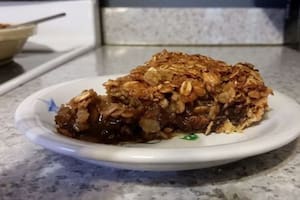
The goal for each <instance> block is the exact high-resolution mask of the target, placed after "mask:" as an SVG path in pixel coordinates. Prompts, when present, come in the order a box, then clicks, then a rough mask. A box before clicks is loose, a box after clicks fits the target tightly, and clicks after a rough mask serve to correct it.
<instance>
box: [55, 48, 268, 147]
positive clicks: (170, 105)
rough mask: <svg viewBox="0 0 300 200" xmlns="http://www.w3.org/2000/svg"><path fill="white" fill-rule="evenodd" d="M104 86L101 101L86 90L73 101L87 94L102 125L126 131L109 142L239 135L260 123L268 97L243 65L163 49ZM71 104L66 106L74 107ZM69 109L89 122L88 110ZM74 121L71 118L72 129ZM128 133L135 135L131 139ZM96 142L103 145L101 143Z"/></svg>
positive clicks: (250, 67)
mask: <svg viewBox="0 0 300 200" xmlns="http://www.w3.org/2000/svg"><path fill="white" fill-rule="evenodd" d="M104 86H105V88H106V91H107V96H98V97H96V96H95V94H94V93H93V91H91V90H90V91H88V92H85V93H83V94H81V95H79V97H75V98H74V99H76V98H81V97H82V96H85V95H87V94H89V93H91V94H90V95H91V96H94V97H93V98H96V99H98V100H97V101H98V103H96V104H97V105H98V106H97V108H98V109H97V110H98V111H97V113H98V114H96V115H97V116H98V117H101V118H102V119H103V120H104V121H105V123H110V122H111V121H115V120H119V121H120V123H119V124H118V127H119V128H120V129H122V128H123V129H124V130H126V131H124V132H126V134H127V135H126V137H125V136H124V135H125V133H124V134H123V133H118V134H119V135H118V136H114V140H112V141H113V142H115V140H117V141H116V142H119V141H124V140H138V141H140V140H142V141H144V140H151V139H164V138H169V137H171V136H172V133H173V132H176V131H183V132H190V131H200V132H203V133H205V134H209V133H211V132H233V131H241V130H242V129H244V128H246V127H248V126H250V125H251V124H252V123H254V122H257V121H260V120H261V119H262V117H263V114H264V113H265V112H266V110H267V107H268V105H267V97H268V95H269V94H271V93H272V90H271V89H270V88H268V87H266V86H265V85H264V82H263V80H262V78H261V76H260V74H259V73H258V70H256V69H254V66H253V65H251V64H249V63H237V64H235V65H233V66H231V65H228V64H226V63H224V62H223V61H218V60H214V59H212V58H209V57H206V56H202V55H188V54H184V53H180V52H168V51H166V50H164V51H162V52H160V53H158V54H155V55H154V56H153V57H152V59H151V60H149V61H148V62H146V63H145V64H144V65H141V66H138V67H136V68H134V69H133V70H132V71H131V72H130V73H129V74H128V75H126V76H123V77H120V78H117V79H116V80H109V81H107V82H106V83H105V84H104ZM74 99H73V100H71V102H70V103H69V104H68V105H70V104H74V102H75V100H74ZM75 105H76V103H75ZM99 105H101V106H99ZM65 107H66V106H65ZM65 107H62V109H61V110H63V109H65ZM72 107H73V111H74V112H75V113H76V116H80V117H83V118H84V120H85V121H88V123H87V124H91V123H94V122H92V121H91V120H90V121H89V119H88V117H87V114H88V113H89V112H90V111H82V110H81V111H80V112H79V110H80V109H77V108H76V109H75V110H74V105H73V106H72ZM75 107H76V106H75ZM90 107H95V106H90ZM62 113H63V112H62ZM62 113H58V117H59V116H61V115H62ZM77 118H78V117H77ZM77 118H76V117H75V119H73V121H74V120H75V124H78V122H77V121H78V120H77ZM95 118H97V117H95ZM69 121H70V120H69ZM79 121H80V120H79ZM64 123H67V122H64ZM73 123H74V122H73ZM57 124H58V131H59V132H61V133H62V134H64V133H63V132H66V128H64V129H63V130H62V126H61V124H62V123H58V122H57ZM79 124H80V123H79ZM133 124H135V125H133ZM81 126H83V129H81V128H79V130H78V131H77V130H76V131H77V133H79V132H84V131H85V130H89V128H87V126H84V125H81ZM101 126H102V129H103V124H102V125H101ZM105 127H106V128H107V126H105ZM124 127H125V128H124ZM77 128H78V127H77ZM98 128H99V127H98ZM100 128H101V127H100ZM72 131H73V132H74V130H72ZM72 131H70V129H68V131H67V132H72ZM76 131H75V132H76ZM133 131H138V132H140V133H139V134H137V135H136V134H134V133H133ZM88 132H93V131H88ZM94 132H95V131H94ZM112 132H113V131H112ZM112 134H114V135H116V134H115V133H112ZM128 135H130V137H128ZM123 136H124V137H123ZM100 138H101V137H100ZM116 138H117V139H116ZM136 138H138V139H136ZM123 139H124V140H123ZM99 142H105V143H106V142H107V141H106V140H105V141H103V138H102V139H100V141H99Z"/></svg>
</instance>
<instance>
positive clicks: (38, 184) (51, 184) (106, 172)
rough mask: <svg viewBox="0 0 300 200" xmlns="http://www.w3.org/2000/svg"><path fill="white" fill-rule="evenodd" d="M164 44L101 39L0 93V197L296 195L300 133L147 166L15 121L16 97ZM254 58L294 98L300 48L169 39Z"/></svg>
mask: <svg viewBox="0 0 300 200" xmlns="http://www.w3.org/2000/svg"><path fill="white" fill-rule="evenodd" d="M163 48H164V47H143V46H139V47H129V46H106V47H102V48H100V49H98V50H97V51H94V52H90V53H88V54H87V55H85V56H83V57H80V58H78V59H76V60H74V61H72V62H69V63H67V64H65V65H63V66H61V67H59V68H57V69H55V70H53V71H50V72H48V73H46V74H45V75H43V76H41V77H39V78H36V79H34V80H32V81H30V82H28V83H26V84H24V85H22V86H20V87H19V88H17V89H15V90H13V91H11V92H9V93H7V94H5V95H3V96H1V97H0V105H1V107H0V158H1V159H0V199H3V200H6V199H47V200H48V199H84V200H89V199H102V200H121V199H137V200H139V199H153V200H154V199H170V200H175V199H178V200H179V199H189V200H196V199H215V200H217V199H243V200H244V199H255V200H260V199H278V200H279V199H280V200H281V199H298V197H299V196H300V140H299V139H298V140H296V141H293V142H291V143H290V144H287V145H285V146H284V147H282V148H280V149H277V150H274V151H272V152H269V153H265V154H262V155H259V156H254V157H250V158H246V159H243V160H240V161H237V162H234V163H231V164H227V165H224V166H219V167H212V168H208V169H199V170H191V171H178V172H147V171H131V170H121V169H114V168H109V167H102V166H95V165H93V164H89V163H86V162H83V161H79V160H76V159H74V158H70V157H66V156H63V155H59V154H57V153H54V152H50V151H48V150H45V149H43V148H42V147H40V146H38V145H35V144H33V143H31V142H30V141H29V140H28V139H27V138H25V137H24V135H22V134H20V133H18V131H17V130H16V129H15V128H14V121H13V115H14V112H15V109H16V107H17V106H18V104H19V103H20V102H21V101H22V100H24V98H25V97H27V96H28V95H30V94H32V93H33V92H35V91H37V90H40V89H42V88H45V87H47V86H50V85H53V84H56V83H59V82H64V81H68V80H72V79H76V78H82V77H89V76H96V75H103V74H115V73H125V72H128V71H129V70H130V68H132V67H133V66H136V65H138V64H140V63H143V62H144V61H146V60H147V59H148V58H149V57H150V56H151V55H152V54H153V53H155V52H158V51H160V50H161V49H163ZM167 49H169V50H176V51H185V52H189V53H201V54H205V55H210V56H213V57H215V58H218V59H223V60H225V61H227V62H229V63H235V62H238V61H247V62H250V63H253V64H255V65H256V66H257V67H258V68H259V70H260V72H261V73H262V76H263V77H264V79H265V82H266V83H267V85H269V86H271V87H272V88H274V89H276V90H278V91H280V92H282V93H285V94H286V95H288V96H290V97H292V98H294V99H295V100H296V101H297V102H298V103H300V65H299V63H300V53H299V52H297V51H295V50H292V49H289V48H286V47H280V46H278V47H276V46H269V47H254V46H252V47H168V48H167Z"/></svg>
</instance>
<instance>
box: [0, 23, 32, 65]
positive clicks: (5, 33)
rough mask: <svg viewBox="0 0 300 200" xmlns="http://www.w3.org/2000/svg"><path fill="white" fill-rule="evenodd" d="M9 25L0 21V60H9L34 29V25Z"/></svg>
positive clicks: (18, 50)
mask: <svg viewBox="0 0 300 200" xmlns="http://www.w3.org/2000/svg"><path fill="white" fill-rule="evenodd" d="M10 26H11V25H10V24H1V23H0V61H4V60H10V59H12V58H13V57H14V56H15V55H16V54H17V53H19V52H20V51H21V50H22V48H23V46H24V44H25V43H26V41H27V39H28V38H29V37H30V36H32V35H34V33H35V30H36V25H27V26H20V27H14V28H13V27H10Z"/></svg>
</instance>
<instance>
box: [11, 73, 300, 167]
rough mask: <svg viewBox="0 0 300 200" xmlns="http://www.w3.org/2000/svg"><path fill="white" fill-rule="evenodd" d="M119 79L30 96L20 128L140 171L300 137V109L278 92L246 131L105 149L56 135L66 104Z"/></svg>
mask: <svg viewBox="0 0 300 200" xmlns="http://www.w3.org/2000/svg"><path fill="white" fill-rule="evenodd" d="M115 77H116V76H102V77H94V78H87V79H80V80H75V81H71V82H66V83H62V84H58V85H54V86H51V87H48V88H46V89H43V90H41V91H39V92H36V93H35V94H33V95H31V96H29V97H28V98H26V99H25V100H24V101H23V102H22V103H21V104H20V105H19V107H18V109H17V111H16V113H15V123H16V127H17V128H18V129H19V130H20V131H21V132H22V133H24V134H25V135H26V136H27V137H28V138H29V139H30V140H31V141H33V142H34V143H36V144H39V145H41V146H43V147H45V148H47V149H50V150H52V151H55V152H58V153H61V154H64V155H68V156H72V157H75V158H78V159H81V160H85V161H88V162H92V163H96V164H100V165H105V166H113V167H118V168H126V169H135V170H157V171H166V170H187V169H197V168H204V167H210V166H216V165H220V164H225V163H229V162H232V161H235V160H239V159H242V158H246V157H249V156H253V155H258V154H261V153H265V152H268V151H271V150H274V149H276V148H279V147H281V146H283V145H285V144H287V143H289V142H291V141H292V140H294V139H296V138H297V137H298V135H299V133H300V124H299V118H300V106H299V105H298V104H297V103H296V102H295V101H294V100H292V99H291V98H289V97H287V96H285V95H283V94H281V93H279V92H276V91H275V94H274V96H271V97H270V99H269V105H270V108H271V110H270V111H269V112H268V114H267V116H266V117H265V119H264V120H263V121H262V122H261V123H259V124H257V125H255V126H252V127H250V128H247V129H246V130H245V131H244V132H243V133H234V134H211V135H209V136H205V135H202V134H196V135H197V136H198V139H196V140H185V139H182V136H179V137H175V138H173V139H170V140H165V141H160V142H156V143H152V144H150V143H146V144H145V143H143V144H126V145H105V144H96V143H89V142H84V141H79V140H75V139H72V138H68V137H65V136H62V135H59V134H57V132H56V130H55V123H54V116H55V111H56V110H57V109H58V108H57V106H56V105H61V104H62V103H65V102H67V101H69V100H70V99H71V98H72V97H74V96H75V95H78V94H79V93H80V92H81V91H82V90H84V89H87V88H94V89H95V90H96V91H97V92H100V93H104V89H103V88H102V83H103V82H105V81H106V80H108V79H109V78H115Z"/></svg>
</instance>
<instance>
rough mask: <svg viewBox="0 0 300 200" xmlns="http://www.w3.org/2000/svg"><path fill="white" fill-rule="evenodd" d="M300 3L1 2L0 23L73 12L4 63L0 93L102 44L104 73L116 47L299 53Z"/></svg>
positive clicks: (48, 24) (43, 29)
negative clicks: (282, 48) (259, 48)
mask: <svg viewBox="0 0 300 200" xmlns="http://www.w3.org/2000/svg"><path fill="white" fill-rule="evenodd" d="M299 4H300V3H299V1H298V0H185V1H182V0H173V1H170V0H148V1H146V0H127V1H123V0H100V1H97V0H66V1H0V23H12V24H15V23H21V22H24V21H28V20H32V19H37V18H40V17H45V16H49V15H53V14H57V13H62V12H64V13H66V14H67V15H66V17H64V18H60V19H56V20H53V21H49V22H45V23H43V24H39V25H38V28H37V31H36V34H35V35H34V36H32V37H30V38H29V39H28V41H27V43H26V44H25V46H24V48H23V51H22V52H21V53H20V54H18V55H17V56H16V57H15V58H14V59H13V60H12V62H11V61H9V62H7V61H5V62H2V64H3V63H4V64H5V65H6V66H5V67H3V66H2V67H1V68H0V94H2V93H5V92H7V91H9V90H11V89H12V88H15V87H17V86H19V85H21V84H23V83H24V82H27V81H29V80H32V79H34V78H35V77H38V76H39V75H41V74H43V73H45V72H47V71H49V70H51V69H53V68H55V67H58V66H60V65H62V64H64V63H66V62H68V61H70V60H74V59H76V58H77V57H79V56H81V55H83V54H86V53H87V52H91V51H93V50H95V48H97V47H103V48H99V49H98V50H95V51H94V52H95V54H96V55H97V56H96V57H97V60H98V61H97V62H99V63H100V64H99V65H101V66H99V67H98V68H99V69H98V71H100V72H102V71H101V70H103V69H102V68H101V67H103V65H104V64H103V62H104V61H103V60H105V59H108V60H109V59H115V57H116V56H115V55H116V54H114V56H110V54H109V52H110V50H109V49H111V50H112V49H113V48H111V47H116V46H118V47H120V48H119V50H118V52H121V50H122V52H123V51H125V49H127V47H134V46H139V47H147V46H161V48H165V46H182V47H183V46H184V47H189V46H193V47H199V46H200V47H201V46H205V47H221V46H242V47H253V46H267V47H268V46H288V47H292V48H294V49H296V50H297V51H299V41H300V15H299V13H300V6H299ZM107 47H109V48H107ZM112 51H115V50H112ZM101 52H102V53H101ZM126 52H129V51H128V50H126ZM147 52H150V50H149V51H147ZM115 53H116V52H115ZM151 53H152V52H151ZM103 55H105V56H103ZM124 56H125V55H124ZM144 56H146V55H144ZM147 56H148V54H147ZM102 57H103V59H101V58H102ZM104 58H105V59H104ZM140 59H141V61H140V60H138V61H139V62H143V61H145V59H146V58H144V57H141V58H140ZM123 60H124V59H123ZM122 62H124V61H122ZM101 63H102V64H101ZM120 64H121V63H120ZM130 64H131V67H134V66H135V64H136V63H130ZM0 65H1V61H0ZM106 65H109V64H108V63H106Z"/></svg>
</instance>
